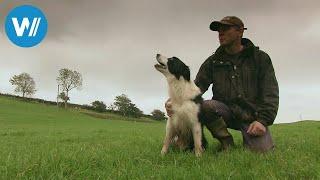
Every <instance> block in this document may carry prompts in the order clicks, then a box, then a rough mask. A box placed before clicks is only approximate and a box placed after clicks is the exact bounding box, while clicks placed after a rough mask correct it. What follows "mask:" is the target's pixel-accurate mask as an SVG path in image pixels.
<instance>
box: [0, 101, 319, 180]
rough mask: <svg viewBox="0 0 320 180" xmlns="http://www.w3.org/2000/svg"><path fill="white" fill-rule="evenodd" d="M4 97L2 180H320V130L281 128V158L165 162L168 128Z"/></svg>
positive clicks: (185, 156) (0, 106)
mask: <svg viewBox="0 0 320 180" xmlns="http://www.w3.org/2000/svg"><path fill="white" fill-rule="evenodd" d="M139 121H141V120H138V119H130V118H123V117H121V116H117V115H113V114H95V113H93V112H88V111H86V112H83V111H82V110H65V109H60V108H57V107H55V106H47V105H43V104H38V103H27V102H23V101H17V100H14V99H13V98H8V97H1V96H0V179H229V178H230V179H319V178H320V173H319V172H320V122H315V121H306V122H299V123H292V124H281V125H274V126H272V127H271V132H272V135H273V138H274V141H275V143H276V149H275V151H274V152H271V153H267V154H256V153H252V152H250V151H248V150H245V149H243V148H242V146H241V143H242V139H241V135H240V133H239V132H236V131H232V134H233V135H234V138H235V142H236V147H235V148H234V149H232V150H230V151H228V152H222V153H219V152H217V147H218V142H217V141H216V140H214V139H213V138H212V137H211V136H209V134H208V132H207V131H206V136H207V139H208V140H209V147H208V149H207V151H206V152H205V153H204V154H203V156H202V157H201V158H196V157H195V156H194V155H193V154H192V153H190V152H179V151H177V150H171V151H170V152H169V154H168V155H167V156H165V157H162V156H160V150H161V146H162V139H163V136H164V132H165V124H164V123H161V122H155V121H151V120H148V119H143V120H142V121H145V122H139Z"/></svg>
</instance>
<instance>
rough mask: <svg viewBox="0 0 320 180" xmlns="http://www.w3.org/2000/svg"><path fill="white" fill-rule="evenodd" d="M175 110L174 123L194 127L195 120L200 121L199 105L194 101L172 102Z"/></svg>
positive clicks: (179, 125)
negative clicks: (179, 103)
mask: <svg viewBox="0 0 320 180" xmlns="http://www.w3.org/2000/svg"><path fill="white" fill-rule="evenodd" d="M172 109H173V111H174V114H173V117H172V121H173V122H172V123H173V125H174V126H177V127H181V128H182V127H192V126H193V124H194V123H195V122H198V112H199V105H197V104H195V103H194V102H192V101H187V102H184V103H183V104H181V105H178V104H172Z"/></svg>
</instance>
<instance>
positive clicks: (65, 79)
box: [57, 68, 82, 108]
mask: <svg viewBox="0 0 320 180" xmlns="http://www.w3.org/2000/svg"><path fill="white" fill-rule="evenodd" d="M57 82H58V84H59V86H60V87H61V90H62V93H64V98H63V101H64V106H65V108H67V104H68V100H69V99H70V98H69V91H71V90H72V89H74V88H77V89H80V88H81V86H82V76H81V74H80V73H79V72H77V71H72V70H70V69H66V68H64V69H60V70H59V76H58V77H57Z"/></svg>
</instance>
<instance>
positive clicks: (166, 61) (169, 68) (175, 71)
mask: <svg viewBox="0 0 320 180" xmlns="http://www.w3.org/2000/svg"><path fill="white" fill-rule="evenodd" d="M157 61H158V64H156V65H154V67H155V68H156V69H157V70H158V71H159V72H161V73H162V74H163V75H164V76H166V77H169V76H172V75H173V76H174V77H175V78H177V79H178V80H179V79H180V77H183V78H184V80H186V81H190V69H189V67H188V66H187V65H185V64H184V63H183V62H182V61H181V60H180V59H179V58H177V57H172V58H166V57H165V56H162V55H161V54H157Z"/></svg>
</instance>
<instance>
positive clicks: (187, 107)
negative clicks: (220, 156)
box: [155, 54, 206, 156]
mask: <svg viewBox="0 0 320 180" xmlns="http://www.w3.org/2000/svg"><path fill="white" fill-rule="evenodd" d="M156 59H157V61H158V64H156V65H155V68H156V69H157V70H158V71H159V72H161V73H162V74H163V75H164V76H165V77H166V79H167V82H168V85H169V98H170V102H171V103H172V110H173V112H174V114H173V115H172V117H170V118H169V119H168V121H167V125H166V135H165V139H164V144H163V147H162V150H161V154H166V153H167V152H168V148H169V145H170V144H175V145H176V146H178V147H179V148H180V149H182V150H185V149H189V148H190V149H192V148H194V151H195V154H196V156H200V155H201V153H202V151H203V147H204V146H205V145H206V140H205V138H204V136H203V127H202V125H201V123H200V120H199V117H198V115H199V113H200V105H201V103H202V98H201V91H200V89H199V88H198V87H197V86H196V85H195V84H194V82H193V81H190V70H189V67H188V66H186V65H185V64H184V63H183V62H182V61H181V60H180V59H178V58H176V57H172V58H166V57H165V56H162V55H160V54H157V57H156Z"/></svg>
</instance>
